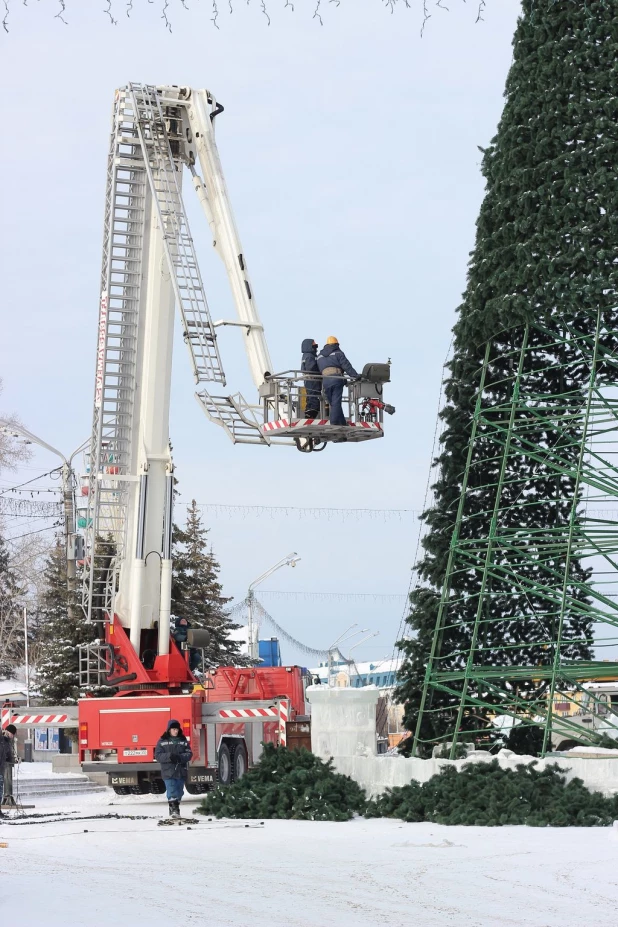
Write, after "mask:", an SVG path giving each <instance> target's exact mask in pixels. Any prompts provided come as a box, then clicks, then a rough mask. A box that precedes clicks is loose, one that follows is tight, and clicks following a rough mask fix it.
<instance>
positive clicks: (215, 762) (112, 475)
mask: <svg viewBox="0 0 618 927" xmlns="http://www.w3.org/2000/svg"><path fill="white" fill-rule="evenodd" d="M222 112H223V106H221V104H220V103H218V102H217V100H216V99H215V97H214V96H213V94H212V93H210V92H209V91H207V90H195V89H192V88H189V87H181V86H151V85H146V84H137V83H131V84H128V85H126V86H125V87H123V88H121V89H118V90H117V91H116V93H115V96H114V105H113V113H112V130H111V138H110V144H109V152H108V163H107V186H106V194H105V215H104V244H103V262H102V272H101V285H100V298H99V321H98V339H97V353H96V373H95V386H94V414H93V427H92V436H91V443H90V453H89V473H88V484H87V518H86V537H85V545H84V560H83V574H84V584H83V602H82V604H83V608H84V612H85V615H86V617H87V620H88V621H90V622H95V623H96V624H97V626H98V628H99V629H100V630H99V638H98V640H97V641H96V642H95V643H92V644H88V645H84V646H82V647H81V648H80V673H81V682H82V684H83V685H84V686H85V688H86V690H87V691H92V690H94V689H95V688H99V687H101V686H105V687H108V688H109V689H110V692H111V693H112V694H110V696H109V697H104V698H94V697H86V698H83V699H81V700H80V702H79V730H78V740H79V754H80V762H81V764H82V767H83V769H84V770H85V771H86V772H88V771H94V770H96V771H105V772H107V773H108V777H109V780H108V781H109V784H110V785H111V786H113V787H114V788H115V790H116V791H117V792H120V793H127V792H135V793H139V792H162V791H163V789H164V786H163V782H162V780H161V778H160V773H159V767H158V764H156V763H155V762H154V753H153V751H154V747H155V744H156V741H157V739H158V737H159V736H160V734H161V732H162V731H164V730H165V728H166V724H167V722H168V721H169V720H170V719H171V718H176V719H178V720H179V721H180V723H181V726H182V730H183V732H184V733H185V735H186V737H187V739H188V740H189V741H190V744H191V748H192V751H193V760H192V763H191V765H190V767H189V778H188V782H187V788H188V790H189V791H190V792H193V793H195V794H198V793H200V792H203V791H206V790H207V789H209V788H212V787H213V786H214V785H215V783H216V782H217V781H219V782H220V783H221V784H227V783H229V782H231V781H233V780H234V779H238V778H239V777H240V776H242V775H243V773H244V771H245V770H246V768H247V767H248V766H249V765H251V764H252V763H255V762H256V761H257V760H258V759H259V756H260V752H261V750H262V744H263V742H268V741H271V742H275V743H279V744H286V743H288V740H289V738H290V736H291V735H292V734H294V735H298V734H299V733H302V732H303V731H304V732H306V730H307V729H308V728H307V725H308V710H307V706H306V704H305V687H306V684H307V682H308V681H309V679H308V676H307V674H306V671H304V670H302V669H301V668H300V667H297V666H284V667H260V666H253V667H249V668H243V667H219V668H217V669H216V670H214V671H212V672H208V673H206V674H205V675H204V677H203V679H201V680H198V678H196V676H195V675H194V673H193V672H192V671H191V669H190V667H189V658H188V653H187V650H186V649H185V650H182V649H180V648H179V647H178V645H177V644H176V642H175V641H174V639H173V637H171V635H170V609H171V582H172V505H173V499H174V466H173V461H172V456H171V451H170V438H169V407H170V386H171V368H172V346H173V332H174V313H175V307H176V308H177V310H178V312H179V314H180V323H181V329H182V337H183V340H184V343H185V345H186V347H187V350H188V354H189V358H190V363H191V367H192V371H193V376H194V379H195V383H196V385H197V392H196V398H197V401H198V403H199V405H200V406H201V408H202V409H203V410H204V412H205V414H206V416H207V417H208V418H209V419H210V421H212V422H214V423H215V424H217V425H219V426H220V427H221V428H223V429H224V430H225V432H226V433H227V434H228V435H229V437H230V438H231V439H232V441H233V442H234V443H241V444H242V443H245V444H259V445H261V446H263V447H269V446H272V445H291V446H296V447H297V448H298V449H299V450H301V451H303V452H311V451H317V450H323V449H324V448H325V447H326V446H327V445H328V444H329V443H331V442H333V441H335V440H336V441H338V442H341V440H342V438H343V439H345V441H347V442H363V441H367V440H372V439H375V438H380V437H382V435H383V411H384V409H385V403H384V401H383V386H384V384H385V383H386V382H388V380H389V364H383V363H380V364H367V365H366V366H365V368H364V370H363V375H362V377H361V378H360V379H357V380H354V381H353V382H352V381H351V382H346V387H345V393H344V397H345V398H344V401H345V403H346V404H347V420H348V424H347V425H346V426H345V427H343V426H337V425H330V423H329V421H328V416H327V414H326V408H325V404H324V399H323V398H321V399H320V415H319V417H318V418H307V417H305V416H304V414H303V410H304V405H305V399H306V396H305V392H304V390H305V380H306V378H307V374H306V373H301V371H299V370H287V371H285V372H284V373H280V374H276V373H273V365H272V362H271V359H270V355H269V351H268V346H267V344H266V339H265V334H264V328H263V325H262V323H261V321H260V317H259V315H258V311H257V307H256V301H255V294H254V290H253V285H252V283H251V279H250V276H249V271H248V268H247V260H246V257H245V254H244V251H243V248H242V246H241V243H240V239H239V236H238V232H237V229H236V225H235V221H234V218H233V214H232V209H231V206H230V200H229V196H228V191H227V187H226V184H225V180H224V176H223V171H222V167H221V161H220V158H219V154H218V150H217V145H216V142H215V124H216V121H217V119H218V117H219V116H220V114H221V113H222ZM187 175H188V176H190V179H191V184H192V186H193V188H194V190H195V193H196V194H197V198H198V200H199V203H200V205H201V208H202V210H203V212H204V214H205V217H206V220H207V222H208V225H209V228H210V233H211V237H212V242H213V246H214V248H215V250H216V252H217V253H218V254H219V255H220V257H221V259H222V260H223V263H224V265H225V270H226V272H227V277H228V279H229V283H230V286H231V290H232V295H233V301H234V305H235V308H236V313H237V318H236V319H234V320H221V321H219V322H213V320H212V318H211V315H210V311H209V307H208V302H207V299H206V292H205V288H204V284H203V280H202V276H201V273H200V268H199V263H198V257H197V253H196V250H195V246H194V242H193V238H192V236H191V232H190V229H189V222H188V219H187V213H186V210H185V205H184V201H183V195H182V187H183V182H184V181H185V180H186V177H187ZM225 326H229V327H232V328H240V330H241V332H242V338H243V343H244V346H245V350H246V354H247V359H248V363H249V369H250V373H251V376H252V378H253V382H254V384H255V386H256V388H257V394H258V401H257V402H255V403H251V402H247V401H246V400H245V399H244V398H243V396H242V395H241V394H240V393H236V394H233V395H225V394H223V395H220V394H215V393H214V392H213V387H212V386H211V385H210V384H213V383H214V384H218V385H219V387H224V386H225V385H226V380H225V375H224V372H223V365H222V360H221V355H220V350H219V340H218V329H219V328H223V327H225ZM389 363H390V362H389ZM206 384H209V385H208V388H207V386H206ZM391 408H392V407H388V408H387V409H386V410H387V411H389V410H390V409H391ZM203 635H204V632H200V631H198V630H192V631H190V632H189V641H188V644H189V645H190V646H191V647H193V648H198V649H199V648H200V646H202V647H203V646H204V643H205V641H204V638H203Z"/></svg>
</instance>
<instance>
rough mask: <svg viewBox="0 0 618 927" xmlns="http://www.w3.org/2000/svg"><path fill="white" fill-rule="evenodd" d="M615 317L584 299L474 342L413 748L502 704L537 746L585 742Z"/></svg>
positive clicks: (485, 727) (616, 493)
mask: <svg viewBox="0 0 618 927" xmlns="http://www.w3.org/2000/svg"><path fill="white" fill-rule="evenodd" d="M616 319H617V316H616V312H615V311H613V312H609V311H601V310H599V311H597V312H596V313H593V314H590V313H589V314H584V313H582V314H581V316H576V317H575V318H573V319H572V321H570V322H563V323H561V324H560V326H559V329H560V331H559V334H558V333H557V331H558V326H556V327H555V328H550V327H548V326H544V325H543V324H535V325H529V326H528V327H526V328H525V329H519V330H515V331H513V332H504V333H502V334H501V335H500V336H499V337H496V338H495V339H494V340H493V341H492V342H490V343H488V344H487V345H486V347H485V354H484V358H483V360H482V363H481V366H480V368H479V370H478V378H477V380H476V383H477V384H478V387H477V391H476V399H475V408H474V413H473V415H472V420H471V423H470V439H469V443H468V453H467V462H466V466H465V471H464V473H463V474H462V480H461V491H460V496H459V503H458V507H457V511H456V513H455V512H454V522H453V528H452V537H451V545H450V551H449V555H448V561H447V565H446V574H445V581H444V585H443V587H442V590H441V595H440V601H439V607H438V611H437V619H436V624H435V630H434V635H433V642H432V646H431V651H430V655H429V659H428V663H427V667H426V676H425V682H424V686H423V690H422V695H421V701H420V706H419V714H418V718H417V725H416V730H415V732H414V750H415V752H416V751H419V750H420V749H424V750H426V749H427V748H428V747H429V746H430V745H431V743H437V742H439V741H440V740H447V741H448V742H450V744H451V752H450V755H451V757H452V758H454V757H455V755H456V747H457V743H458V741H459V740H461V739H462V738H464V739H468V738H473V739H475V740H477V741H478V740H479V739H480V740H481V741H482V740H483V739H487V740H490V739H491V737H492V731H493V734H494V735H495V732H496V723H497V716H500V715H502V716H507V718H506V719H505V720H508V719H511V720H508V723H509V724H511V725H512V723H513V721H515V722H517V723H520V722H522V721H526V722H527V723H531V724H537V725H539V726H541V728H542V731H543V749H542V753H543V754H545V753H546V752H547V751H549V750H551V749H552V744H554V745H555V744H556V743H557V742H559V741H560V740H563V739H569V738H575V739H577V740H578V741H582V740H584V741H586V740H587V741H588V742H591V743H593V742H598V734H596V735H595V733H594V732H593V731H590V730H588V729H586V727H585V726H584V725H583V724H582V722H581V720H579V716H581V713H582V712H581V703H582V698H583V694H584V693H585V694H586V696H587V698H588V699H590V698H592V699H593V700H594V699H595V698H597V696H595V695H594V693H591V691H590V686H589V685H587V683H590V682H591V681H594V680H600V679H604V678H605V679H606V678H608V677H609V678H611V677H612V676H614V677H616V676H618V661H617V660H616V656H615V654H616V653H618V651H617V650H616V644H617V643H618V635H617V633H616V628H617V627H618V385H617V384H618V327H617V322H616ZM488 500H489V503H488ZM454 641H456V642H457V643H456V644H455V643H454ZM586 651H588V656H592V655H593V654H594V657H595V658H594V659H588V658H587V659H581V657H580V656H578V655H581V654H582V653H586ZM599 654H600V655H601V656H602V655H603V654H607V655H608V656H609V660H599V659H597V658H596V657H597V656H598V655H599ZM593 688H594V686H593ZM558 705H559V706H560V709H562V711H560V710H558V709H557V706H558ZM564 709H566V710H564ZM606 714H607V717H606V721H605V726H606V728H607V729H610V728H614V729H615V730H616V731H617V732H618V715H616V714H613V713H612V711H611V710H609V711H606ZM437 731H439V732H440V733H439V735H438V734H436V736H434V732H437ZM427 732H429V733H430V736H427Z"/></svg>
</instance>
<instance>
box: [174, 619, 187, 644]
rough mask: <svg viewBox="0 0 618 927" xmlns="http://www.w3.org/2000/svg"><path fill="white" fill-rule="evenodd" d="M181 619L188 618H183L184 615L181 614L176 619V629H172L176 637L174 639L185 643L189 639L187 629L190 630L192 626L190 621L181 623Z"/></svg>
mask: <svg viewBox="0 0 618 927" xmlns="http://www.w3.org/2000/svg"><path fill="white" fill-rule="evenodd" d="M181 621H187V619H186V618H183V616H182V615H180V616H179V617H177V618H176V621H175V622H174V630H173V631H172V637H173V638H174V640H175V641H176V643H177V644H185V643H186V641H187V631H188V630H189V628H190V627H191V625H190V624H189V622H188V621H187V623H186V624H181V623H180V622H181Z"/></svg>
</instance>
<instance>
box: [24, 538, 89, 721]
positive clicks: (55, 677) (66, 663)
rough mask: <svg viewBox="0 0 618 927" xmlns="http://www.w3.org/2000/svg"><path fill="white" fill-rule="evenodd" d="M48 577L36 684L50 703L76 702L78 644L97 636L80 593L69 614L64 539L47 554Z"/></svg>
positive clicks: (41, 612) (39, 617)
mask: <svg viewBox="0 0 618 927" xmlns="http://www.w3.org/2000/svg"><path fill="white" fill-rule="evenodd" d="M45 581H46V582H45V591H44V592H43V595H42V598H41V602H40V604H39V608H38V613H37V621H36V632H35V633H36V641H37V644H38V647H39V649H40V652H41V661H40V663H39V666H38V669H37V676H36V687H37V689H38V690H39V692H40V694H41V699H42V701H43V702H44V703H46V704H48V705H64V704H72V703H75V702H76V701H77V699H78V698H79V697H80V694H82V693H81V692H80V686H79V651H78V646H79V644H86V643H89V642H90V641H93V640H94V638H95V626H94V625H92V624H88V623H87V622H86V620H85V618H84V614H83V612H82V609H81V606H80V603H79V602H78V601H77V595H75V601H74V603H73V609H72V612H73V617H72V618H69V614H68V605H69V594H68V590H67V576H66V554H65V549H64V544H63V543H62V542H61V541H58V542H57V543H56V545H55V546H54V547H53V549H52V550H51V552H50V554H49V557H48V558H47V562H46V564H45Z"/></svg>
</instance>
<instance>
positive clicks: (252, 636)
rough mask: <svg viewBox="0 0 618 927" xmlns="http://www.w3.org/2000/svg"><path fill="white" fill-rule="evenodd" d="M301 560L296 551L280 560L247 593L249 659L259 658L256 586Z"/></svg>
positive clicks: (253, 583) (259, 577) (254, 582)
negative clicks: (255, 606) (255, 616)
mask: <svg viewBox="0 0 618 927" xmlns="http://www.w3.org/2000/svg"><path fill="white" fill-rule="evenodd" d="M300 559H301V558H300V557H299V556H298V554H297V553H296V552H295V551H292V553H291V554H288V555H287V557H283V558H282V559H281V560H279V562H278V563H275V565H274V566H273V567H271V568H270V570H266V572H265V573H262V575H261V576H258V578H257V579H254V580H253V582H252V583H251V584H250V586H249V591H248V593H247V605H248V606H249V624H248V628H247V637H248V641H247V649H248V651H249V657H250V658H251V659H252V660H257V659H258V658H259V653H258V642H257V633H256V632H257V626H256V624H255V622H254V620H253V602H254V598H255V597H254V593H253V590H254V589H255V587H256V586H259V584H260V583H263V582H264V580H265V579H268V577H269V576H272V574H273V573H275V572H276V570H279V569H281V567H284V566H291V567H295V566H296V564H297V563H298V561H299V560H300Z"/></svg>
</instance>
